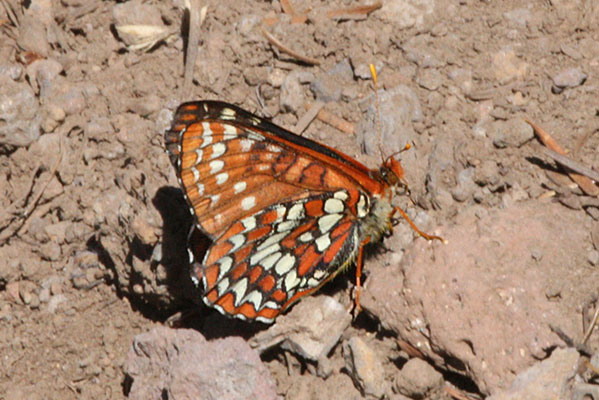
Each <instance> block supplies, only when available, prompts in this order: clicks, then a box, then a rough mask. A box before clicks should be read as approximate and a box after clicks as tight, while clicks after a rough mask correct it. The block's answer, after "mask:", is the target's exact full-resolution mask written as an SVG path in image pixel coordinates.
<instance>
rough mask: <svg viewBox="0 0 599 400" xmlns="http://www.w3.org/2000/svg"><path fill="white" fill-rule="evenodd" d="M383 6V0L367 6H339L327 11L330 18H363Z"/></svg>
mask: <svg viewBox="0 0 599 400" xmlns="http://www.w3.org/2000/svg"><path fill="white" fill-rule="evenodd" d="M382 6H383V2H381V1H377V2H376V3H374V4H369V5H365V6H355V7H347V8H337V9H334V10H331V11H329V12H327V17H328V18H330V19H363V18H366V17H367V16H368V14H370V13H371V12H373V11H376V10H378V9H379V8H381V7H382Z"/></svg>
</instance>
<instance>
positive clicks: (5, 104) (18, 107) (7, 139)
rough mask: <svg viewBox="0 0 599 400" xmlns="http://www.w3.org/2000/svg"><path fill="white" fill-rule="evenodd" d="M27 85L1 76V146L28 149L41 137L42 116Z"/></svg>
mask: <svg viewBox="0 0 599 400" xmlns="http://www.w3.org/2000/svg"><path fill="white" fill-rule="evenodd" d="M38 111H39V104H38V102H37V99H36V98H35V94H34V93H33V91H32V90H31V88H30V87H29V86H28V85H27V84H26V83H21V82H15V81H13V80H12V79H10V78H9V77H7V76H5V75H0V121H3V123H2V124H0V144H4V145H9V146H17V147H21V146H23V147H26V146H29V145H30V144H31V143H33V142H34V141H36V140H37V139H38V138H39V137H40V132H41V130H40V125H41V121H42V118H41V115H40V113H39V112H38Z"/></svg>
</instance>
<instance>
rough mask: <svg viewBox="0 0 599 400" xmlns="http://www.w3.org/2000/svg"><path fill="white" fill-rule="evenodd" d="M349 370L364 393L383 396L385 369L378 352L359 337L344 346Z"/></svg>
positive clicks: (353, 338) (344, 354)
mask: <svg viewBox="0 0 599 400" xmlns="http://www.w3.org/2000/svg"><path fill="white" fill-rule="evenodd" d="M343 356H344V358H345V364H346V368H347V370H348V371H349V372H350V375H351V377H352V379H353V381H354V382H355V383H356V385H357V386H358V387H359V388H360V390H361V391H362V393H363V394H365V395H370V396H374V397H376V398H381V397H382V396H383V395H384V394H385V391H386V389H387V388H386V384H385V370H384V369H383V365H382V363H381V360H380V359H379V358H378V356H377V354H376V353H375V352H374V351H373V350H372V349H371V348H370V347H369V346H368V345H367V344H366V343H365V342H364V341H363V340H362V339H360V338H359V337H357V336H354V337H352V338H351V339H350V340H349V341H348V342H347V343H345V344H344V346H343Z"/></svg>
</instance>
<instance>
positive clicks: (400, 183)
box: [379, 156, 408, 191]
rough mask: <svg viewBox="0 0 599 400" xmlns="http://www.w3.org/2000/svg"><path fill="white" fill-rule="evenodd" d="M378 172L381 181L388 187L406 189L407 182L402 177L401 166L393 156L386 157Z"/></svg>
mask: <svg viewBox="0 0 599 400" xmlns="http://www.w3.org/2000/svg"><path fill="white" fill-rule="evenodd" d="M379 173H380V174H381V177H382V178H383V181H385V183H387V184H388V185H389V186H390V187H393V188H401V189H404V190H406V191H407V189H408V183H407V182H406V179H405V177H404V172H403V167H402V166H401V163H400V162H399V161H398V160H396V159H395V157H393V156H390V157H388V158H387V159H386V160H385V161H384V162H383V165H382V166H381V168H380V170H379Z"/></svg>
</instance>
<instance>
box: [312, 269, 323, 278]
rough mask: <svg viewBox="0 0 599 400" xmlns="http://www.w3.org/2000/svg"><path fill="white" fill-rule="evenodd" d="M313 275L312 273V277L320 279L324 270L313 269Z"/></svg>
mask: <svg viewBox="0 0 599 400" xmlns="http://www.w3.org/2000/svg"><path fill="white" fill-rule="evenodd" d="M313 275H314V278H316V279H318V280H320V279H321V278H322V277H323V276H324V275H325V272H324V271H323V270H321V269H317V270H314V274H313Z"/></svg>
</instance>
